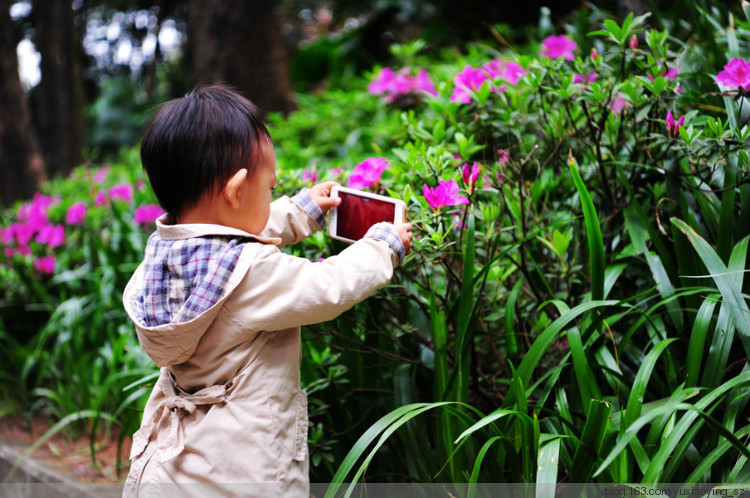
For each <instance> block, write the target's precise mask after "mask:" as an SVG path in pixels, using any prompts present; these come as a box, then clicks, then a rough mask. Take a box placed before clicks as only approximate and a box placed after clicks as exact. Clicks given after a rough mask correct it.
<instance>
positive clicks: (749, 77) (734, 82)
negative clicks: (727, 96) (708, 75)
mask: <svg viewBox="0 0 750 498" xmlns="http://www.w3.org/2000/svg"><path fill="white" fill-rule="evenodd" d="M716 83H721V84H722V85H724V86H726V87H730V88H742V89H743V90H750V62H745V60H744V59H740V58H739V57H735V58H734V59H732V60H731V61H729V62H728V63H727V64H726V65H725V66H724V69H723V70H722V71H721V72H719V74H717V75H716Z"/></svg>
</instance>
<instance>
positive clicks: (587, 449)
mask: <svg viewBox="0 0 750 498" xmlns="http://www.w3.org/2000/svg"><path fill="white" fill-rule="evenodd" d="M611 413H612V405H610V404H609V403H607V402H606V401H601V400H597V399H592V400H591V401H590V402H589V409H588V413H587V414H586V424H585V425H584V426H583V433H582V434H581V442H580V444H579V445H578V447H577V448H576V452H575V455H574V456H573V463H572V465H571V469H570V471H571V475H570V480H571V482H589V480H590V479H591V473H592V472H593V470H594V465H596V462H597V460H599V459H600V455H599V451H600V449H601V447H602V442H603V441H604V435H605V434H606V432H607V428H608V427H610V425H609V416H610V414H611Z"/></svg>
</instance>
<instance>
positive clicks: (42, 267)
mask: <svg viewBox="0 0 750 498" xmlns="http://www.w3.org/2000/svg"><path fill="white" fill-rule="evenodd" d="M34 268H36V269H37V270H38V271H39V272H40V273H46V274H51V273H54V272H55V257H54V256H44V257H43V258H37V259H36V260H34Z"/></svg>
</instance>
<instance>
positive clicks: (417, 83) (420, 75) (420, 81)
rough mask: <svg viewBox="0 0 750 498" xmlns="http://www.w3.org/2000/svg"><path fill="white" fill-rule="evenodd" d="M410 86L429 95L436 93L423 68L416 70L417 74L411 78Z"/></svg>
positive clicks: (430, 79)
mask: <svg viewBox="0 0 750 498" xmlns="http://www.w3.org/2000/svg"><path fill="white" fill-rule="evenodd" d="M412 86H413V87H414V90H416V91H422V92H427V93H429V94H431V95H437V90H435V85H434V84H433V83H432V78H430V75H429V74H428V73H427V71H425V70H424V69H422V68H420V69H419V72H417V76H416V77H415V78H413V79H412Z"/></svg>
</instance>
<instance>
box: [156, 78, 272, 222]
mask: <svg viewBox="0 0 750 498" xmlns="http://www.w3.org/2000/svg"><path fill="white" fill-rule="evenodd" d="M270 138H271V137H270V134H269V133H268V129H267V128H266V126H265V125H264V124H263V121H262V119H261V113H260V111H259V109H258V108H257V107H256V106H255V105H254V104H253V103H252V102H250V101H249V100H248V99H246V98H245V97H243V96H242V95H240V94H239V93H238V92H237V91H236V90H234V89H233V88H231V87H228V86H224V85H212V86H206V87H203V88H199V89H196V90H194V91H193V92H191V93H189V94H187V95H186V96H185V97H182V98H179V99H174V100H170V101H169V102H166V103H165V104H163V105H162V106H161V107H160V108H159V110H158V111H157V112H156V114H155V115H154V117H153V118H151V120H150V121H149V124H148V126H147V127H146V131H145V132H144V135H143V140H142V142H141V162H142V163H143V169H145V170H146V173H147V174H148V178H149V181H150V182H151V187H152V188H153V189H154V193H155V194H156V198H157V199H158V200H159V204H160V205H161V207H162V208H163V209H164V210H165V211H166V212H167V213H169V214H171V215H173V216H176V217H177V216H180V215H181V214H182V212H183V211H184V210H185V209H187V208H190V207H192V206H195V205H196V204H197V203H198V202H199V201H200V199H201V198H202V197H203V196H204V195H205V194H206V193H209V192H215V191H216V189H220V188H222V187H223V185H224V183H225V182H226V181H227V180H229V178H231V176H232V175H233V174H234V173H236V172H237V171H238V170H240V169H241V168H248V173H249V174H250V175H252V174H253V168H252V166H253V160H252V159H253V156H254V154H255V152H256V151H257V147H258V145H259V143H260V140H261V139H268V140H270Z"/></svg>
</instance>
